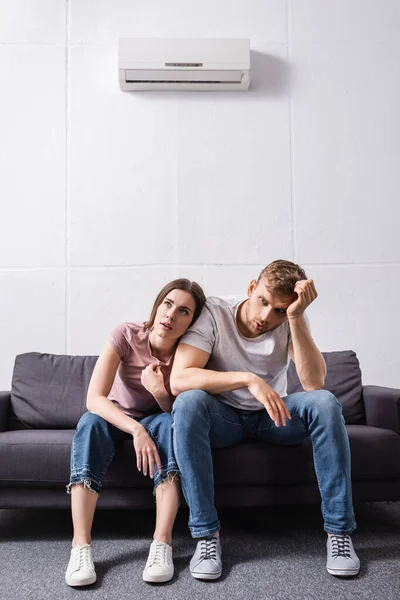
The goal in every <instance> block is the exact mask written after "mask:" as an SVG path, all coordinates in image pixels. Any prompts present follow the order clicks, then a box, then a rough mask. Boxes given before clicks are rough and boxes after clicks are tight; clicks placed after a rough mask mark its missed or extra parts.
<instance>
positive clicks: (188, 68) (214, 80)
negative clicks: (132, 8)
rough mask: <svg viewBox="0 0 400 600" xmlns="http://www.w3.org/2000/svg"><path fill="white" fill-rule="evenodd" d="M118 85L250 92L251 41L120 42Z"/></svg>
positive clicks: (127, 88) (136, 40)
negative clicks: (248, 90)
mask: <svg viewBox="0 0 400 600" xmlns="http://www.w3.org/2000/svg"><path fill="white" fill-rule="evenodd" d="M118 63H119V64H118V67H119V84H120V87H121V90H123V91H136V90H193V91H195V90H201V91H215V90H247V89H248V87H249V82H250V40H242V39H175V40H172V39H140V38H120V40H119V47H118Z"/></svg>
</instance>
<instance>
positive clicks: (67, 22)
mask: <svg viewBox="0 0 400 600" xmlns="http://www.w3.org/2000/svg"><path fill="white" fill-rule="evenodd" d="M65 11H66V14H65V226H64V232H65V317H64V319H65V320H64V327H65V329H64V336H65V340H64V351H65V353H66V354H68V349H69V337H68V336H69V171H70V162H69V148H70V143H69V142H70V140H69V133H70V130H69V66H70V45H69V43H70V0H66V2H65Z"/></svg>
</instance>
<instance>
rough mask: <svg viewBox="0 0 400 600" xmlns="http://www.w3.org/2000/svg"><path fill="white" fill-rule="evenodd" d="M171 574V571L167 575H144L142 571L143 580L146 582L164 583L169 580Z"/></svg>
mask: <svg viewBox="0 0 400 600" xmlns="http://www.w3.org/2000/svg"><path fill="white" fill-rule="evenodd" d="M173 576H174V572H173V571H172V573H169V574H168V575H145V574H144V573H143V581H145V582H146V583H166V582H167V581H171V579H172V578H173Z"/></svg>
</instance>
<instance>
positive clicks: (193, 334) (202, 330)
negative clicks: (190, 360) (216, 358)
mask: <svg viewBox="0 0 400 600" xmlns="http://www.w3.org/2000/svg"><path fill="white" fill-rule="evenodd" d="M215 332H216V328H215V321H214V317H213V316H212V314H211V312H210V310H209V309H208V307H207V305H206V306H205V307H204V308H203V310H202V311H201V314H200V317H199V318H198V319H197V321H196V323H195V324H194V325H192V327H190V328H189V329H188V330H187V332H186V333H185V334H184V335H183V337H182V338H181V343H182V344H188V345H189V346H194V347H195V348H198V349H199V350H204V352H208V354H211V352H212V349H213V347H214V342H215V335H216V334H215Z"/></svg>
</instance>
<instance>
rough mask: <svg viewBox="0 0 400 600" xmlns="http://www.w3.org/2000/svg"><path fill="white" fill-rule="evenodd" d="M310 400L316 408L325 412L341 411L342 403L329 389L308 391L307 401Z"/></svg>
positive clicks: (310, 403)
mask: <svg viewBox="0 0 400 600" xmlns="http://www.w3.org/2000/svg"><path fill="white" fill-rule="evenodd" d="M307 401H308V403H309V405H311V406H312V407H313V408H314V409H315V410H317V411H318V412H320V413H324V414H332V413H341V412H342V405H341V404H340V402H339V401H338V399H337V398H336V396H334V395H333V394H332V393H331V392H329V391H328V390H313V391H311V392H306V402H307Z"/></svg>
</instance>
